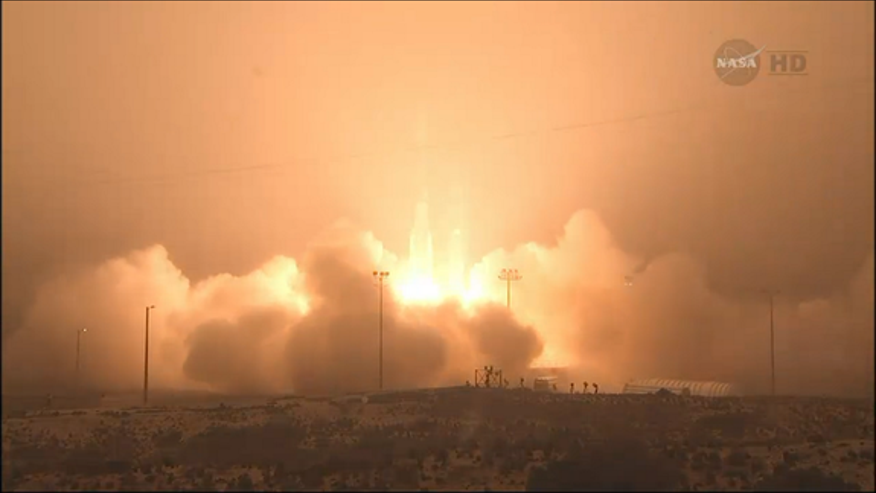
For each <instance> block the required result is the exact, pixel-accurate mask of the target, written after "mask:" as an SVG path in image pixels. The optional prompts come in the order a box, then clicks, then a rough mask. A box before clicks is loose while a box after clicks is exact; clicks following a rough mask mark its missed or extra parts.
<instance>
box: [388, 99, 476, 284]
mask: <svg viewBox="0 0 876 493" xmlns="http://www.w3.org/2000/svg"><path fill="white" fill-rule="evenodd" d="M416 140H417V144H418V145H420V146H424V145H426V119H425V114H424V113H423V112H422V111H420V112H419V114H418V122H417V135H416ZM428 158H429V156H427V155H426V154H425V153H424V152H423V151H422V150H421V151H420V153H419V159H418V160H419V163H418V164H419V167H420V175H421V176H420V179H421V186H422V187H423V192H422V194H421V196H420V199H419V200H418V201H417V204H416V207H415V211H414V224H413V227H412V228H411V233H410V243H409V250H408V259H407V272H406V273H405V274H406V276H405V277H406V279H405V282H404V287H403V289H402V292H403V294H404V296H405V297H406V298H407V299H408V300H424V301H425V300H434V299H439V298H441V297H443V296H460V297H464V296H465V294H466V288H467V283H466V274H467V270H466V264H465V257H466V247H467V242H468V238H467V236H466V231H467V227H466V226H467V225H466V221H465V214H464V210H465V209H464V207H463V204H464V202H465V200H464V197H463V194H462V188H461V187H460V186H456V187H454V188H453V189H452V190H451V194H450V198H449V203H448V201H446V200H445V201H443V202H444V203H445V204H447V205H448V206H449V207H448V210H449V213H450V214H449V219H450V223H449V224H450V226H449V229H448V231H447V233H448V235H447V243H444V241H443V240H442V241H441V244H442V245H446V250H444V249H443V248H442V249H441V251H440V252H439V255H437V256H436V252H435V248H434V241H433V235H432V229H431V224H430V220H429V212H430V211H429V202H428V201H429V195H428V192H427V191H426V186H427V183H429V181H428V178H427V172H428V165H427V162H428ZM442 230H443V228H442ZM442 236H443V235H442ZM436 257H437V260H438V262H437V263H438V264H439V265H436Z"/></svg>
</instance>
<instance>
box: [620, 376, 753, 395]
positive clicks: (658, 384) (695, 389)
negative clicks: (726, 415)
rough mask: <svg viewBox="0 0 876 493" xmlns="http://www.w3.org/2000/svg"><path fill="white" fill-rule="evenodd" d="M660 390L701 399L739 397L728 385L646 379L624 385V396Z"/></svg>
mask: <svg viewBox="0 0 876 493" xmlns="http://www.w3.org/2000/svg"><path fill="white" fill-rule="evenodd" d="M661 390H665V391H669V392H672V393H673V394H679V395H697V396H703V397H730V396H736V395H739V391H738V389H737V388H736V387H735V386H734V385H733V384H730V383H723V382H697V381H690V380H671V379H665V378H648V379H641V380H632V381H630V382H629V383H627V384H626V385H624V390H623V393H624V394H656V393H657V392H660V391H661Z"/></svg>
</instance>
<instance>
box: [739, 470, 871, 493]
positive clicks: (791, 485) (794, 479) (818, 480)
mask: <svg viewBox="0 0 876 493" xmlns="http://www.w3.org/2000/svg"><path fill="white" fill-rule="evenodd" d="M754 489H755V491H860V489H861V488H860V487H859V486H858V485H857V484H853V483H849V482H846V481H845V480H843V479H842V478H841V477H839V476H836V475H834V474H827V473H825V472H823V471H821V470H820V469H817V468H815V467H810V468H808V469H782V470H780V471H778V472H776V473H774V474H772V475H770V476H769V477H766V478H764V479H763V480H761V481H760V482H759V483H758V484H757V485H756V486H755V487H754Z"/></svg>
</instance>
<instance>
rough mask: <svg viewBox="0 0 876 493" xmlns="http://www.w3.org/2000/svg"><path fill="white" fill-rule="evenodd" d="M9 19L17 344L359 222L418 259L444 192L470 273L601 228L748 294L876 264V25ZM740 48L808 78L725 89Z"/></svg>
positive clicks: (184, 14)
mask: <svg viewBox="0 0 876 493" xmlns="http://www.w3.org/2000/svg"><path fill="white" fill-rule="evenodd" d="M2 8H3V12H2V13H3V20H2V22H3V26H2V27H3V33H2V36H3V38H2V41H3V43H2V45H3V46H2V50H3V60H2V64H3V65H2V66H3V89H2V104H3V109H2V112H3V125H2V132H3V134H2V135H3V136H2V141H3V142H2V152H3V154H2V159H3V161H2V164H3V181H2V183H3V197H2V205H3V208H2V214H3V215H2V219H3V222H2V227H3V237H2V242H3V272H2V281H3V309H2V322H3V337H4V339H5V338H6V337H7V334H9V333H11V332H13V331H15V330H17V329H18V328H19V327H20V326H21V325H22V323H23V320H24V318H25V313H26V311H27V309H28V307H29V306H30V305H31V304H32V303H33V300H34V299H35V296H36V293H37V291H38V288H39V286H40V285H42V284H43V283H45V282H47V281H48V280H50V279H52V278H54V277H56V276H59V275H64V273H67V272H72V271H75V270H76V269H84V268H87V266H89V265H92V264H95V263H99V262H103V261H106V260H107V259H109V258H114V257H120V256H124V255H126V254H128V253H129V252H131V251H132V250H136V249H142V248H146V247H149V246H150V245H155V244H160V245H162V246H163V247H164V248H166V250H167V251H168V252H169V255H170V259H171V260H172V262H173V264H174V265H175V266H178V267H179V269H180V270H182V271H183V272H185V273H186V275H187V276H188V278H189V279H191V280H192V282H197V281H198V280H203V279H206V278H208V277H209V276H212V275H214V274H216V273H230V274H232V275H244V274H246V273H248V272H251V271H253V270H254V269H257V268H258V267H259V266H260V265H262V264H263V263H264V262H265V260H266V259H268V258H271V257H273V256H275V255H287V256H290V257H295V258H298V257H299V256H300V255H302V254H303V253H304V252H305V251H306V249H307V245H308V244H309V242H310V241H311V239H312V238H314V237H315V236H316V235H318V234H319V232H320V231H322V230H324V229H325V228H326V227H327V226H328V225H330V224H333V223H334V222H335V221H336V220H337V219H339V218H348V219H349V220H351V221H353V222H355V223H356V224H358V225H360V226H361V227H363V228H366V229H367V230H369V231H370V232H372V233H373V235H374V236H375V237H376V238H379V239H380V240H381V241H382V242H383V243H384V244H385V245H386V247H387V248H388V249H390V250H392V251H394V252H404V251H405V250H406V248H407V242H408V234H409V231H410V227H411V224H412V222H413V215H414V206H415V203H416V200H417V199H418V198H419V197H420V195H421V193H422V191H423V190H424V189H428V192H429V200H430V206H431V208H432V210H433V211H434V224H435V228H436V231H438V232H439V234H440V231H442V230H443V229H442V228H447V227H451V226H449V225H448V224H445V223H446V221H444V222H442V221H443V219H442V216H441V211H442V210H445V209H447V208H448V207H449V204H448V202H449V196H450V193H449V192H450V190H451V189H452V188H453V187H455V186H462V187H464V188H465V189H466V190H467V192H466V197H467V202H468V204H467V205H468V209H469V211H470V221H471V235H470V236H471V245H470V254H471V257H472V261H474V260H475V259H479V258H481V257H483V256H484V255H486V254H487V253H489V252H491V251H493V250H495V249H497V248H501V249H506V250H509V251H510V250H512V249H513V248H515V247H516V246H517V245H520V244H523V243H526V242H538V243H542V244H545V245H556V244H557V242H558V238H559V237H561V236H562V234H563V231H564V228H565V227H566V225H567V223H568V221H569V220H570V218H571V217H573V215H574V214H575V213H576V211H579V210H590V211H593V212H594V213H595V214H597V215H598V217H599V218H600V221H601V222H602V223H603V224H604V226H605V228H606V230H607V231H608V233H609V234H610V235H611V236H612V237H613V238H614V241H615V242H616V243H617V246H618V248H619V249H621V250H622V251H624V252H627V253H629V254H630V255H635V256H637V257H639V258H642V259H645V262H647V259H651V258H655V257H658V256H661V255H665V254H669V253H672V252H681V253H683V254H684V255H687V256H690V258H692V259H694V260H695V261H696V262H697V263H698V264H700V265H702V269H703V272H704V276H705V279H706V281H705V282H707V284H708V285H709V286H710V289H713V290H715V291H718V292H722V293H725V294H726V295H727V296H731V297H733V296H743V295H741V294H739V293H743V292H750V290H752V289H762V288H769V289H777V290H781V292H782V293H783V294H784V295H785V296H786V297H788V298H790V299H794V300H806V299H811V298H819V297H830V296H833V295H834V294H836V293H837V292H842V291H843V290H845V289H847V286H848V285H849V283H850V282H853V280H854V279H855V276H856V275H857V273H858V272H859V271H860V269H861V266H862V265H865V264H866V262H867V260H868V258H869V257H872V254H873V249H874V241H873V237H874V230H873V224H874V216H873V210H874V194H873V182H874V176H873V164H874V154H873V148H874V142H873V130H874V129H873V104H874V101H873V55H874V53H873V37H874V35H873V25H872V18H873V13H874V12H873V3H872V2H806V3H803V2H799V3H798V2H795V3H792V2H746V3H734V2H678V3H675V2H647V3H625V2H610V3H597V2H582V3H573V2H508V3H499V2H488V3H487V2H485V3H480V2H436V3H426V2H423V3H404V2H387V3H381V2H367V3H355V2H313V3H309V2H289V3H284V2H264V3H263V2H245V3H244V2H239V3H238V2H215V3H212V2H6V1H4V2H3V7H2ZM737 38H741V39H745V40H748V41H750V42H751V43H752V44H753V45H756V46H758V47H759V46H762V45H765V46H766V47H767V49H768V50H771V49H774V50H805V51H807V52H808V53H807V57H808V71H809V75H807V76H805V77H770V76H768V75H767V74H766V73H765V71H764V70H762V71H761V73H760V75H759V76H758V77H757V78H756V79H755V80H754V81H753V82H752V83H751V84H749V85H746V86H742V87H731V86H728V85H726V84H723V83H722V82H721V81H720V80H718V77H717V76H716V74H715V71H714V68H713V56H714V54H715V52H716V50H717V49H718V47H719V46H720V45H721V44H722V43H724V42H725V41H728V40H731V39H737ZM423 125H425V127H423ZM423 128H425V130H422V129H423ZM870 265H871V267H870V268H871V269H872V264H870ZM365 268H366V269H369V268H370V267H368V266H366V267H365ZM82 296H89V294H87V293H83V294H82ZM870 330H872V328H871V329H870Z"/></svg>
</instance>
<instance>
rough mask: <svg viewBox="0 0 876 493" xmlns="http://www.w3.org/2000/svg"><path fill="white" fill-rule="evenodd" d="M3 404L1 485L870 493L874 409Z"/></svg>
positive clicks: (304, 401)
mask: <svg viewBox="0 0 876 493" xmlns="http://www.w3.org/2000/svg"><path fill="white" fill-rule="evenodd" d="M137 400H138V395H136V394H131V395H128V396H106V397H104V398H103V399H97V400H96V401H95V399H79V400H74V399H66V400H65V399H63V398H61V397H58V398H56V399H55V400H54V402H53V404H52V406H51V407H50V408H46V407H45V403H41V400H40V399H39V398H36V397H32V398H30V399H27V398H24V397H13V396H4V399H3V413H4V417H3V464H2V465H3V469H2V474H3V489H4V490H86V489H87V490H122V491H124V490H144V489H148V490H200V491H208V490H226V491H246V490H300V489H305V490H344V489H356V490H362V489H393V490H442V489H446V490H451V489H453V490H460V489H464V490H524V489H525V490H533V491H544V490H554V491H557V490H560V491H563V490H565V491H569V490H576V491H586V490H602V491H606V490H615V491H619V490H625V491H631V490H632V491H638V490H652V491H654V490H664V491H665V490H760V491H783V490H787V491H791V490H794V491H802V490H809V491H814V490H817V491H828V490H830V491H857V490H870V491H872V490H873V489H874V467H873V455H874V429H873V421H874V406H873V402H872V401H870V400H839V399H826V398H790V397H776V398H765V397H746V398H702V397H682V396H675V395H660V396H658V395H641V396H629V395H611V394H606V395H581V394H576V395H569V394H560V393H536V392H532V391H529V390H526V389H514V390H510V389H483V388H479V389H478V388H453V389H433V390H418V391H409V392H388V393H380V394H368V395H361V394H360V395H350V396H344V397H334V398H329V397H325V398H300V397H274V398H265V397H228V396H189V397H187V398H183V397H179V396H167V395H165V396H161V395H156V396H155V397H154V399H152V400H151V405H150V406H148V407H142V406H137V405H136V402H137Z"/></svg>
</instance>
